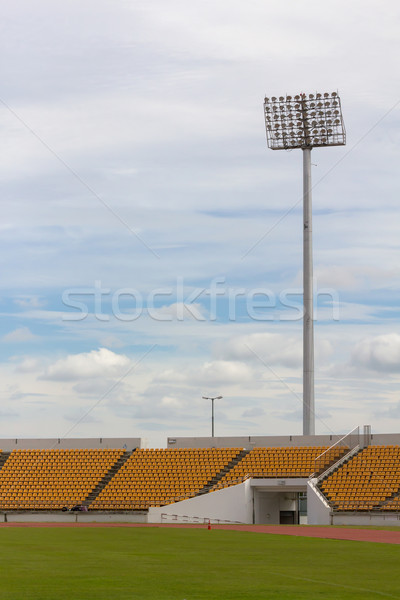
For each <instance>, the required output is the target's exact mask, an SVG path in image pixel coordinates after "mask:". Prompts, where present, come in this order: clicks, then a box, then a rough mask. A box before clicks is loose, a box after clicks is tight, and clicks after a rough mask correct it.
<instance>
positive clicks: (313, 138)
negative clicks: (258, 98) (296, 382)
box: [264, 92, 346, 435]
mask: <svg viewBox="0 0 400 600" xmlns="http://www.w3.org/2000/svg"><path fill="white" fill-rule="evenodd" d="M264 115H265V125H266V130H267V143H268V147H269V148H271V149H272V150H291V149H292V148H301V149H302V151H303V307H304V316H303V435H314V434H315V412H314V323H313V260H312V205H311V150H312V149H313V148H317V147H324V146H344V145H345V143H346V131H345V128H344V123H343V116H342V109H341V104H340V98H339V96H338V94H337V93H336V92H332V93H327V92H325V93H324V94H321V93H316V94H309V95H308V96H307V95H306V94H298V95H297V96H294V97H292V96H286V97H283V96H280V97H279V98H276V97H275V96H272V97H271V98H265V99H264Z"/></svg>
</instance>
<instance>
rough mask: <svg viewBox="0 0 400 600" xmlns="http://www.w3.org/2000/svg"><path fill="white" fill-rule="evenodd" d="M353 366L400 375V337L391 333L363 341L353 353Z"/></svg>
mask: <svg viewBox="0 0 400 600" xmlns="http://www.w3.org/2000/svg"><path fill="white" fill-rule="evenodd" d="M351 364H352V365H353V366H356V367H362V368H365V369H372V370H373V371H378V372H382V373H400V335H399V334H397V333H390V334H385V335H379V336H376V337H372V338H366V339H364V340H362V341H361V342H359V343H358V344H357V345H356V346H355V348H354V350H353V352H352V355H351Z"/></svg>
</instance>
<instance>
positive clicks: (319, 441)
mask: <svg viewBox="0 0 400 600" xmlns="http://www.w3.org/2000/svg"><path fill="white" fill-rule="evenodd" d="M343 435H344V434H343ZM342 437H343V436H342V435H308V436H304V435H274V436H236V437H168V439H167V447H168V448H230V447H232V448H245V449H246V450H252V449H253V448H255V447H267V448H268V447H270V448H276V447H279V446H331V445H332V444H334V443H335V442H337V441H338V440H340V439H341V438H342ZM399 440H400V435H399ZM388 443H389V442H388ZM390 443H394V442H390Z"/></svg>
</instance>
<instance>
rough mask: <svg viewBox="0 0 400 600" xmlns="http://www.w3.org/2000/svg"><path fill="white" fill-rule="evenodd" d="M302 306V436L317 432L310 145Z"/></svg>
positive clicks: (306, 172) (305, 176) (305, 191)
mask: <svg viewBox="0 0 400 600" xmlns="http://www.w3.org/2000/svg"><path fill="white" fill-rule="evenodd" d="M303 306H304V317H303V435H314V434H315V414H314V321H313V317H314V316H313V259H312V202H311V148H303Z"/></svg>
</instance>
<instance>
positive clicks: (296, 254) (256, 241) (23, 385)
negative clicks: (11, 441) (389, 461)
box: [0, 0, 400, 446]
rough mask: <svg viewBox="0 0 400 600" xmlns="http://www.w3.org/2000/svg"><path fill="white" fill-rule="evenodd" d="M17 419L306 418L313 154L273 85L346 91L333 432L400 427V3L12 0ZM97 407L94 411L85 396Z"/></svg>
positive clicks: (108, 426) (326, 378)
mask: <svg viewBox="0 0 400 600" xmlns="http://www.w3.org/2000/svg"><path fill="white" fill-rule="evenodd" d="M1 13H2V14H1V19H0V22H1V23H2V25H1V27H2V32H1V36H0V44H1V56H2V58H3V61H2V65H1V71H2V77H1V81H2V86H1V92H0V119H1V131H2V136H1V139H2V143H1V144H0V179H1V187H2V200H3V201H2V207H3V211H2V219H1V234H2V235H1V238H0V243H1V255H0V256H1V273H2V277H1V290H0V311H1V313H2V319H1V329H0V335H1V342H2V343H1V353H0V369H1V382H2V383H1V404H0V416H1V419H0V436H1V437H6V438H8V437H63V436H72V437H81V436H84V437H86V436H96V437H107V436H110V437H114V436H119V435H121V436H133V437H142V438H146V439H147V440H148V443H149V445H150V446H162V445H164V444H165V443H166V438H167V436H169V435H170V436H202V435H208V434H209V433H210V429H211V427H210V412H211V411H210V406H209V404H208V403H207V402H205V401H204V400H202V396H203V395H205V396H210V395H222V396H223V399H222V400H220V401H219V402H218V404H216V407H215V408H216V425H215V431H216V434H217V435H268V434H300V433H301V431H302V406H301V394H302V358H301V353H302V322H301V319H300V318H299V305H300V304H301V285H302V275H301V270H302V204H301V202H302V198H301V194H302V181H301V177H302V157H301V152H300V151H292V152H273V151H271V150H269V149H268V148H267V145H266V138H265V127H264V120H263V106H262V104H263V98H264V95H274V94H275V95H281V94H283V95H284V94H285V93H288V94H295V93H298V92H300V91H304V92H307V93H309V92H315V91H322V92H324V91H329V92H330V91H336V90H339V93H340V96H341V100H342V108H343V114H344V121H345V125H346V130H347V145H346V147H344V148H343V147H337V148H327V149H318V150H314V151H313V153H312V162H313V167H312V170H313V172H312V177H313V216H314V220H313V235H314V239H313V241H314V272H315V273H314V274H315V292H316V322H315V348H316V349H315V356H316V365H315V366H316V372H315V387H316V412H317V415H316V430H317V433H327V432H334V433H337V432H346V431H348V430H350V429H352V428H353V427H354V426H355V425H358V424H359V425H362V424H364V423H368V424H371V425H372V429H373V431H376V432H378V431H379V432H391V431H398V429H399V417H400V402H399V383H400V377H399V375H400V328H399V295H400V290H399V287H400V286H399V275H400V267H399V246H400V243H399V239H400V236H399V224H400V221H399V213H398V198H399V187H400V186H399V177H398V165H399V158H400V156H399V154H400V151H399V146H400V144H399V142H400V128H399V121H400V117H399V107H400V84H399V80H398V78H397V77H396V73H397V70H398V69H397V57H398V55H399V39H398V22H399V17H400V14H399V13H400V8H399V6H398V3H396V2H394V0H389V1H388V2H386V3H385V7H384V10H383V8H382V6H381V5H379V4H378V3H376V2H374V1H368V0H367V1H366V2H365V1H364V2H362V3H361V2H360V1H358V0H356V1H355V2H353V3H351V5H349V3H348V2H344V1H341V0H333V2H330V3H329V4H328V5H326V6H324V10H323V11H321V7H320V3H318V2H316V1H314V0H306V2H303V3H302V4H298V3H295V2H288V3H285V4H282V3H281V4H279V3H273V2H265V1H258V0H253V1H250V2H247V3H246V4H243V3H241V2H237V1H236V0H233V1H230V2H229V3H228V2H227V1H225V0H220V1H219V2H217V3H215V2H209V1H202V2H195V3H193V2H192V3H187V2H183V1H181V0H164V1H163V2H160V1H157V0H147V1H146V2H139V1H135V0H116V1H113V2H111V1H100V2H99V1H96V2H94V1H89V0H83V1H80V2H77V1H72V0H71V1H69V2H66V3H62V4H59V3H57V4H54V3H53V2H50V1H44V0H39V2H36V3H35V4H34V5H32V3H30V2H27V1H24V0H20V1H17V2H15V3H13V4H12V5H7V6H4V7H3V8H2V9H1ZM83 415H86V416H85V417H84V418H83Z"/></svg>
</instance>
